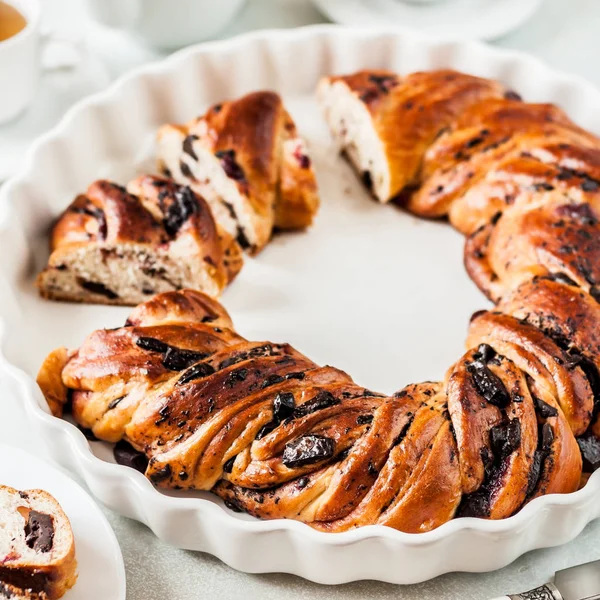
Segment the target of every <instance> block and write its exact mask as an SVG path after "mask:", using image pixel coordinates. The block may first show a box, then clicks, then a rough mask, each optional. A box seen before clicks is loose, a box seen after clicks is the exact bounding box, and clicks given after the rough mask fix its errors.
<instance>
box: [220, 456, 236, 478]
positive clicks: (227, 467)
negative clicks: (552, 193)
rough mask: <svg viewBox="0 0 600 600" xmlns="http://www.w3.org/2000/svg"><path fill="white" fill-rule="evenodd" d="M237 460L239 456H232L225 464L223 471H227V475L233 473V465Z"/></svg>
mask: <svg viewBox="0 0 600 600" xmlns="http://www.w3.org/2000/svg"><path fill="white" fill-rule="evenodd" d="M236 458H237V454H236V455H235V456H232V457H231V458H230V459H229V460H228V461H227V462H225V464H224V465H223V471H225V473H231V471H233V463H234V462H235V459H236Z"/></svg>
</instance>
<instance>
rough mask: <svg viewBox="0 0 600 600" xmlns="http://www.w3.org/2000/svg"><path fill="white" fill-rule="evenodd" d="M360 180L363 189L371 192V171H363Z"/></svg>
mask: <svg viewBox="0 0 600 600" xmlns="http://www.w3.org/2000/svg"><path fill="white" fill-rule="evenodd" d="M362 180H363V183H364V184H365V187H366V188H367V189H368V190H369V191H371V190H372V189H373V177H372V176H371V171H363V174H362Z"/></svg>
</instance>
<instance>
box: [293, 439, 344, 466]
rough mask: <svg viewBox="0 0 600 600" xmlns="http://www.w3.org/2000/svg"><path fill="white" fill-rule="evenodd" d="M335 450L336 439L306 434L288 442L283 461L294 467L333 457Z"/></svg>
mask: <svg viewBox="0 0 600 600" xmlns="http://www.w3.org/2000/svg"><path fill="white" fill-rule="evenodd" d="M334 452H335V441H334V440H332V439H331V438H328V437H325V436H322V435H304V436H302V437H299V438H297V439H295V440H293V441H291V442H288V443H287V444H286V446H285V449H284V451H283V458H282V462H283V464H284V465H285V466H286V467H289V468H290V469H294V468H296V467H303V466H305V465H311V464H313V463H317V462H320V461H322V460H326V459H327V458H331V457H332V456H333V454H334Z"/></svg>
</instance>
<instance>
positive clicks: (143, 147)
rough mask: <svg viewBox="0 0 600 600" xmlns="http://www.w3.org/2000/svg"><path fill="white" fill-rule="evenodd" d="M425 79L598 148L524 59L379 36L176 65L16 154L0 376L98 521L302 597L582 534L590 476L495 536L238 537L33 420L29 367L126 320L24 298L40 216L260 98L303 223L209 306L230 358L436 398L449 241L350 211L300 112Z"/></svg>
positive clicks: (458, 328)
mask: <svg viewBox="0 0 600 600" xmlns="http://www.w3.org/2000/svg"><path fill="white" fill-rule="evenodd" d="M441 66H449V67H455V68H457V69H462V70H465V71H469V72H472V73H475V74H479V75H484V76H488V77H494V78H499V79H501V80H502V81H504V82H505V83H506V84H507V85H509V86H510V87H511V88H514V89H517V90H519V91H520V92H521V93H522V94H523V95H524V96H525V98H527V99H529V100H549V101H553V102H556V103H558V104H560V105H561V106H563V107H564V108H565V109H566V110H567V111H568V112H569V113H570V114H571V116H572V117H573V118H574V119H575V120H576V121H578V122H579V123H580V124H581V125H583V126H585V127H588V128H590V129H591V130H592V131H595V132H596V133H600V113H599V112H598V109H597V107H598V106H600V92H598V91H597V90H596V89H595V88H594V87H593V86H591V85H590V84H587V83H586V82H584V81H582V80H579V79H575V78H573V77H569V76H566V75H561V74H558V73H555V72H553V71H552V70H550V69H549V68H547V67H545V66H544V65H542V64H541V63H539V62H538V61H536V60H534V59H532V58H529V57H527V56H524V55H521V54H517V53H512V52H501V51H499V50H496V49H493V48H488V47H484V46H480V45H476V44H471V43H447V42H445V43H442V42H438V41H435V40H433V39H429V38H425V37H421V36H419V35H415V34H409V33H402V34H399V33H398V32H397V31H395V30H377V31H375V30H365V29H362V30H355V29H342V28H338V27H331V26H325V27H313V28H307V29H302V30H296V31H294V32H289V31H281V32H269V33H257V34H251V35H245V36H243V37H240V38H237V39H234V40H230V41H225V42H216V43H211V44H207V45H204V46H199V47H196V48H191V49H188V50H185V51H183V52H181V53H179V54H177V55H174V56H173V57H172V58H170V59H168V60H166V61H164V62H162V63H159V64H157V65H154V66H150V67H147V68H144V69H142V70H140V71H137V72H136V73H134V74H132V75H130V76H128V77H126V78H125V79H122V80H120V81H119V82H117V83H116V84H115V85H113V86H111V87H110V88H109V89H108V90H106V91H105V92H103V93H102V94H100V95H97V96H94V97H92V98H90V99H89V100H86V101H85V102H83V103H81V104H79V105H78V106H77V107H76V108H74V109H73V110H72V111H70V112H69V114H68V115H67V116H66V117H65V119H64V120H63V121H62V122H61V123H60V125H59V126H58V127H57V128H56V129H55V130H54V131H52V132H51V133H50V134H48V135H47V136H45V137H44V138H42V139H41V140H39V141H38V142H37V143H36V144H35V145H34V147H33V148H32V150H31V153H30V155H29V158H28V160H27V161H26V163H25V164H24V165H23V169H22V171H21V173H20V174H19V175H18V176H16V177H15V178H14V179H13V180H12V181H11V182H9V183H7V184H6V186H5V187H4V188H3V189H2V192H1V193H0V198H1V199H0V310H1V314H2V324H3V328H4V335H3V341H2V353H3V358H2V363H0V364H1V366H0V368H2V369H5V370H6V371H8V372H9V373H10V374H11V376H12V377H14V378H15V379H16V380H17V382H18V384H19V389H20V395H21V396H22V401H23V402H24V403H25V405H26V407H27V410H28V413H29V416H30V420H31V423H32V426H33V427H35V429H36V431H37V432H39V435H40V436H41V437H42V438H43V439H44V440H46V441H47V442H48V451H49V453H50V454H51V455H52V457H53V458H54V459H56V460H57V461H58V462H60V463H61V464H62V465H64V466H65V467H67V468H68V469H71V470H72V471H74V472H76V473H78V474H79V475H80V476H81V477H83V478H84V480H85V482H86V484H87V485H88V486H89V488H90V489H91V491H92V493H94V494H95V495H96V496H97V497H98V498H99V499H100V500H101V501H102V502H103V503H104V504H106V505H107V506H109V507H110V508H112V509H114V510H115V511H117V512H119V513H121V514H123V515H125V516H128V517H131V518H134V519H138V520H139V521H142V522H144V523H146V524H147V525H148V526H149V527H150V528H151V529H152V530H153V531H154V532H155V533H156V535H157V536H159V537H160V538H161V539H163V540H165V541H167V542H169V543H171V544H175V545H178V546H180V547H182V548H188V549H194V550H202V551H204V552H209V553H211V554H214V555H216V556H218V557H219V558H221V559H222V560H223V561H225V562H226V563H227V564H229V565H231V566H233V567H235V568H236V569H240V570H243V571H248V572H272V571H280V572H287V573H294V574H297V575H301V576H302V577H305V578H308V579H311V580H313V581H317V582H322V583H344V582H348V581H352V580H357V579H378V580H382V581H389V582H394V583H414V582H418V581H423V580H425V579H429V578H432V577H435V576H437V575H440V574H441V573H445V572H449V571H487V570H492V569H497V568H499V567H502V566H504V565H506V564H508V563H510V562H511V561H513V560H514V559H515V558H516V557H517V556H519V555H521V554H523V553H524V552H527V551H529V550H532V549H534V548H539V547H544V546H551V545H557V544H561V543H564V542H566V541H568V540H571V539H572V538H574V537H575V536H576V535H577V534H578V533H579V532H580V531H581V530H582V529H583V527H584V526H585V525H586V524H587V523H588V522H589V521H591V520H592V519H594V518H596V517H598V516H600V503H598V501H597V498H598V497H599V494H600V473H596V474H595V475H594V476H593V477H592V478H591V480H590V482H589V484H588V485H587V486H586V487H585V488H584V489H583V490H581V491H579V492H577V493H575V494H571V495H564V496H546V497H543V498H540V499H538V500H535V501H534V502H532V503H530V504H529V505H528V506H526V507H525V509H524V510H522V511H521V512H520V513H519V514H517V515H516V516H514V517H512V518H510V519H507V520H504V521H499V522H490V521H484V520H475V519H458V520H454V521H451V522H450V523H447V524H445V525H443V526H442V527H440V528H439V529H437V530H435V531H432V532H429V533H425V534H419V535H408V534H404V533H401V532H399V531H395V530H392V529H388V528H384V527H379V526H371V527H364V528H361V529H358V530H355V531H351V532H345V533H339V534H326V533H319V532H316V531H313V530H312V529H310V528H309V527H308V526H306V525H304V524H302V523H299V522H294V521H284V520H276V521H257V520H253V519H251V518H250V517H248V516H245V515H241V516H240V515H238V514H234V513H232V512H230V511H229V510H228V509H226V508H224V507H223V505H222V503H221V502H220V501H219V500H217V499H216V498H214V497H212V496H211V495H210V494H202V493H195V494H192V493H178V492H166V493H163V492H159V491H157V490H156V489H155V488H154V487H153V486H152V485H151V483H150V482H149V481H148V480H146V479H145V478H144V476H143V475H141V474H140V473H138V472H135V471H133V470H131V469H128V468H127V467H122V466H118V465H115V464H112V457H111V450H110V448H109V447H108V446H106V445H104V444H102V443H92V444H89V443H88V442H87V440H86V439H85V438H84V436H83V434H82V433H81V432H80V431H78V430H77V428H76V427H74V426H73V425H71V424H70V423H68V422H66V421H63V420H59V419H55V418H53V417H51V416H50V415H49V414H48V412H47V409H46V406H45V401H44V400H43V398H42V396H41V393H40V392H39V390H38V389H37V386H36V384H35V381H34V377H35V374H36V372H37V369H38V367H39V365H40V362H41V360H42V358H43V357H44V355H45V354H46V353H47V352H48V351H49V350H51V349H52V348H54V347H55V346H59V345H67V346H71V347H75V346H78V345H79V344H80V343H81V341H82V339H83V338H84V336H85V335H86V334H88V333H89V332H91V331H92V330H93V329H95V328H98V327H113V326H117V325H120V324H122V323H123V322H124V320H125V318H126V315H127V313H128V310H127V309H121V308H113V307H101V306H80V305H67V304H60V303H53V302H47V301H43V300H41V299H40V298H38V296H37V293H36V291H35V288H34V285H33V275H34V272H35V271H36V270H37V269H39V268H40V267H41V265H42V264H43V262H44V261H45V259H46V257H47V248H46V244H47V231H48V227H49V225H50V223H51V221H52V218H53V216H55V215H56V214H58V213H59V211H61V210H62V209H63V208H64V207H65V206H66V205H67V203H68V202H69V201H70V199H71V198H72V197H73V196H74V195H75V194H76V193H77V192H79V191H80V190H82V189H84V188H85V187H86V186H87V184H88V183H89V182H90V181H92V180H93V179H95V178H98V177H105V176H111V177H112V178H115V179H117V180H121V181H126V180H127V178H128V177H130V176H132V175H134V174H135V173H136V172H139V171H140V170H143V169H144V168H152V166H153V164H152V161H150V162H148V157H150V156H151V155H152V140H153V135H154V132H155V130H156V128H157V127H158V126H159V125H160V124H161V123H164V122H165V121H181V120H185V119H189V118H190V117H192V116H194V115H198V114H201V113H202V112H203V111H204V110H205V109H206V107H207V106H208V105H209V103H211V102H214V101H217V100H219V99H223V98H226V97H233V96H236V95H239V94H241V93H244V92H247V91H249V90H253V89H257V88H274V89H277V90H279V91H280V92H281V93H282V94H283V96H284V99H285V101H286V104H287V105H288V106H289V107H290V109H291V112H292V113H293V117H294V118H295V120H296V122H297V124H298V126H299V129H300V130H301V132H302V133H303V134H304V135H305V136H306V137H307V138H308V141H309V143H310V146H311V149H312V156H313V160H314V161H315V166H316V169H317V175H318V178H319V184H320V187H321V192H322V198H323V206H322V210H321V212H320V214H319V216H318V218H317V221H316V225H315V226H314V227H313V228H312V229H311V230H310V231H309V232H307V233H302V234H294V235H285V236H280V237H277V238H276V239H275V240H274V241H273V243H272V244H270V245H269V246H268V248H267V249H266V250H265V251H264V252H263V253H262V254H261V255H260V256H259V257H258V258H257V259H255V260H248V261H247V265H246V267H245V269H244V270H243V271H242V274H241V275H240V277H239V278H238V279H237V280H236V282H235V283H234V284H233V285H232V286H231V288H230V289H228V290H227V291H226V293H225V294H224V296H223V303H224V304H225V306H226V308H227V309H228V310H229V311H230V312H231V314H232V317H233V319H234V322H235V324H236V327H237V330H238V331H239V332H240V333H241V334H242V335H244V336H246V337H247V338H249V339H254V340H260V339H265V340H266V339H269V340H273V341H278V340H281V341H288V342H290V343H292V344H293V345H294V346H295V347H296V348H298V349H299V350H300V351H301V352H304V353H305V354H307V355H308V356H310V357H311V358H312V359H314V360H315V361H317V362H320V363H322V364H333V365H335V366H337V367H340V368H342V369H344V370H346V371H348V372H349V373H351V374H352V375H353V377H354V378H355V380H356V381H357V382H358V383H360V384H361V385H365V386H367V387H370V388H372V389H375V390H378V391H382V392H386V393H391V392H393V391H395V390H397V389H399V388H401V387H403V386H404V385H406V384H408V383H410V382H415V381H423V380H427V379H434V378H438V379H440V378H442V377H443V375H444V371H445V369H446V368H447V366H448V365H450V364H451V363H452V362H453V361H454V360H455V359H456V357H457V356H459V355H460V353H461V352H462V345H463V341H464V339H465V333H466V328H467V323H468V319H469V316H470V315H471V313H472V312H473V311H474V310H476V309H480V308H483V307H485V306H486V302H485V300H484V299H483V297H482V295H481V294H480V293H479V292H478V291H477V290H476V289H475V286H474V285H473V284H472V283H471V282H470V281H469V279H468V278H467V275H466V273H465V272H464V269H463V266H462V246H463V239H462V237H461V236H460V235H459V234H458V233H456V232H454V231H453V230H452V229H451V228H450V227H449V226H448V225H446V224H443V223H437V222H426V221H420V220H417V219H415V218H413V217H411V216H409V215H407V214H405V213H403V212H402V211H400V210H398V209H397V208H394V207H393V206H380V205H378V204H376V203H375V202H372V201H370V200H369V198H368V196H367V194H366V192H365V191H364V190H363V188H362V187H361V185H360V184H359V183H358V182H357V180H356V178H355V177H354V175H353V174H352V172H351V170H350V168H349V167H348V165H347V164H346V163H345V162H344V161H343V160H341V159H340V158H339V157H338V156H337V154H336V153H335V152H334V150H333V148H332V145H331V142H330V139H329V136H328V134H327V130H326V126H325V124H324V122H323V120H322V118H321V115H320V114H319V111H318V108H317V105H316V103H315V101H314V97H313V92H314V88H315V84H316V82H317V80H318V78H319V77H320V76H321V75H323V74H327V73H336V72H337V73H340V72H345V71H346V72H347V71H354V70H356V69H359V68H362V67H387V68H391V69H394V70H397V71H399V72H404V73H406V72H410V71H414V70H415V69H431V68H436V67H441ZM406 283H408V284H409V285H406ZM407 290H410V293H407Z"/></svg>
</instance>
